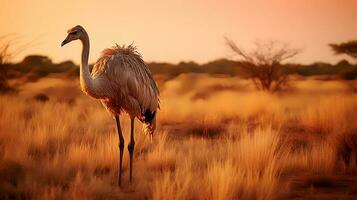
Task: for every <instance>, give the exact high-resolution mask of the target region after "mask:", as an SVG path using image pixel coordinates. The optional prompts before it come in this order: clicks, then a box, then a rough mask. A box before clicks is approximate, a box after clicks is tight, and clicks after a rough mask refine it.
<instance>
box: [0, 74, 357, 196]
mask: <svg viewBox="0 0 357 200" xmlns="http://www.w3.org/2000/svg"><path fill="white" fill-rule="evenodd" d="M155 79H156V80H157V81H158V83H159V87H160V91H161V109H160V112H159V114H158V127H157V131H156V133H155V135H154V139H153V142H152V143H150V140H149V138H148V137H145V135H144V134H143V133H142V130H141V129H142V127H141V124H140V123H136V127H135V128H136V129H135V137H136V149H135V160H134V180H133V183H132V184H130V183H129V174H128V157H129V154H128V151H127V149H126V148H125V152H124V161H123V169H124V174H123V187H122V188H121V189H120V188H118V187H117V185H116V175H117V163H118V135H117V133H116V130H115V123H114V119H113V118H112V117H111V116H110V115H109V114H108V113H107V112H106V110H105V109H104V108H103V107H102V105H101V104H100V102H98V101H96V100H92V99H89V98H88V97H86V96H84V95H83V94H82V93H81V91H80V88H79V83H78V80H77V78H73V79H72V78H68V77H62V76H54V75H52V76H51V75H50V76H47V77H45V78H41V79H39V80H37V81H34V82H26V83H21V82H20V81H19V82H18V83H13V84H17V85H18V86H19V91H18V92H17V93H14V94H6V95H1V96H0V199H155V200H166V199H217V200H223V199H261V200H263V199H355V198H357V165H356V163H357V113H356V110H357V93H356V91H357V82H356V81H346V80H322V79H319V78H314V77H310V78H301V77H292V80H291V82H290V83H291V87H290V88H289V89H288V90H287V91H285V92H277V93H266V92H259V91H256V90H255V89H254V86H253V84H252V83H251V82H250V81H248V80H244V79H240V78H237V77H228V76H223V75H222V76H218V75H217V76H215V75H207V74H190V73H188V74H181V75H179V76H177V77H175V78H173V79H169V80H165V81H164V80H161V78H160V77H157V76H156V77H155ZM38 94H42V95H38ZM35 96H37V97H36V98H34V97H35ZM47 98H48V100H47ZM121 120H122V128H123V131H124V133H125V138H126V140H125V144H126V145H127V144H128V141H129V136H128V134H129V128H130V122H129V118H128V117H126V116H123V117H121Z"/></svg>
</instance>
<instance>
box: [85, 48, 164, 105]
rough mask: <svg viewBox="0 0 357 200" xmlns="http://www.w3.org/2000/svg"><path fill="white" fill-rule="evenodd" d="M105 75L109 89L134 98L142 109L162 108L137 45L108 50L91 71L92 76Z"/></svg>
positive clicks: (156, 90)
mask: <svg viewBox="0 0 357 200" xmlns="http://www.w3.org/2000/svg"><path fill="white" fill-rule="evenodd" d="M103 75H105V76H106V77H107V79H108V81H109V84H110V87H111V88H110V89H113V90H114V91H117V92H119V91H120V93H121V95H126V96H128V95H129V96H130V97H131V98H134V99H135V100H136V101H137V102H138V104H139V105H140V108H141V110H142V112H145V110H147V109H149V110H150V111H155V110H156V109H157V108H158V107H159V89H158V88H157V85H156V83H155V81H154V79H153V78H152V75H151V73H150V71H149V69H148V67H147V66H146V64H145V62H144V61H143V59H142V57H141V55H140V54H139V53H138V52H137V51H136V48H135V47H134V46H132V45H129V46H128V47H125V46H122V47H120V46H118V45H117V46H115V47H113V48H108V49H105V50H104V51H103V53H102V55H101V57H100V58H99V59H98V61H97V62H96V64H95V65H94V67H93V70H92V76H93V77H97V76H103ZM121 98H122V97H121Z"/></svg>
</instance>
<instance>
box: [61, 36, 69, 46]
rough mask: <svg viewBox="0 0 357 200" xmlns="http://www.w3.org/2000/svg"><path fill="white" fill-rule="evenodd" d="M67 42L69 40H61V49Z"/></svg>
mask: <svg viewBox="0 0 357 200" xmlns="http://www.w3.org/2000/svg"><path fill="white" fill-rule="evenodd" d="M68 42H69V40H68V39H67V38H66V39H65V40H63V42H62V43H61V47H63V46H64V45H65V44H67V43H68Z"/></svg>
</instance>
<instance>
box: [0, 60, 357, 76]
mask: <svg viewBox="0 0 357 200" xmlns="http://www.w3.org/2000/svg"><path fill="white" fill-rule="evenodd" d="M241 64H242V63H241V62H239V61H232V60H228V59H217V60H214V61H211V62H208V63H205V64H198V63H195V62H180V63H178V64H172V63H165V62H151V63H148V66H149V68H150V70H151V72H152V73H153V74H155V75H164V76H165V77H167V78H168V79H171V78H174V77H176V76H178V75H180V74H183V73H207V74H224V75H229V76H241V77H244V73H243V72H242V70H241V69H240V67H239V66H240V65H241ZM1 68H3V69H5V70H6V71H7V76H8V77H7V78H17V77H20V76H22V75H24V74H28V73H30V74H31V77H32V78H33V79H37V78H40V77H44V76H47V75H48V74H49V73H67V74H68V75H70V76H77V75H78V74H79V66H78V65H76V64H75V63H73V62H72V61H65V62H61V63H53V62H52V60H51V59H50V58H48V57H47V56H41V55H30V56H27V57H25V58H24V59H23V60H22V61H21V62H18V63H7V64H2V66H1ZM284 68H285V69H286V73H289V74H297V75H301V76H314V75H332V76H334V77H336V78H342V79H346V80H352V79H356V78H357V65H356V64H351V63H349V62H348V61H346V60H341V61H340V62H338V63H336V64H334V65H333V64H330V63H324V62H315V63H312V64H308V65H303V64H285V67H284Z"/></svg>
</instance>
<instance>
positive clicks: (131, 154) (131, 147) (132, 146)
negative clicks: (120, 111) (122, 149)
mask: <svg viewBox="0 0 357 200" xmlns="http://www.w3.org/2000/svg"><path fill="white" fill-rule="evenodd" d="M130 120H131V121H130V126H131V127H130V142H129V144H128V150H129V155H130V183H131V181H132V178H133V156H134V155H133V154H134V146H135V141H134V118H131V119H130Z"/></svg>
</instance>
